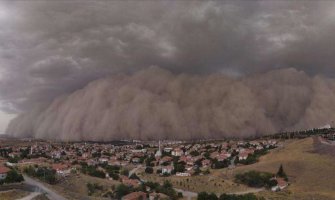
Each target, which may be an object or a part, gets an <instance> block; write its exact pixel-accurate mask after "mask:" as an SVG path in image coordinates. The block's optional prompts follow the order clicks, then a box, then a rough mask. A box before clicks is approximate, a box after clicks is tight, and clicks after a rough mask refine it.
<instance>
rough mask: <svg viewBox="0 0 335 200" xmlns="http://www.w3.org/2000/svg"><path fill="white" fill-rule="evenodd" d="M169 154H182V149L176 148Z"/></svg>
mask: <svg viewBox="0 0 335 200" xmlns="http://www.w3.org/2000/svg"><path fill="white" fill-rule="evenodd" d="M171 155H173V156H182V155H184V151H183V150H181V149H180V148H176V149H174V150H173V151H172V152H171Z"/></svg>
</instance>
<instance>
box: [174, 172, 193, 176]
mask: <svg viewBox="0 0 335 200" xmlns="http://www.w3.org/2000/svg"><path fill="white" fill-rule="evenodd" d="M176 176H191V174H190V173H188V172H177V173H176Z"/></svg>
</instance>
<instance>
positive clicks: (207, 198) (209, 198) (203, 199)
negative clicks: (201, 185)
mask: <svg viewBox="0 0 335 200" xmlns="http://www.w3.org/2000/svg"><path fill="white" fill-rule="evenodd" d="M197 200H218V197H217V196H216V194H214V193H211V194H208V193H207V192H200V193H199V194H198V198H197Z"/></svg>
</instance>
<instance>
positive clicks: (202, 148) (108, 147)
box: [0, 140, 278, 199]
mask: <svg viewBox="0 0 335 200" xmlns="http://www.w3.org/2000/svg"><path fill="white" fill-rule="evenodd" d="M277 145H278V142H277V141H276V140H255V141H248V142H247V141H235V140H229V141H222V142H219V141H216V142H215V141H212V142H199V143H180V142H174V143H168V142H165V141H163V142H162V143H161V142H160V141H159V143H158V144H157V143H153V142H151V143H139V142H137V143H133V144H126V145H113V144H102V143H85V142H81V143H55V142H46V141H39V142H36V143H27V145H26V146H11V147H1V146H0V153H1V155H0V158H1V157H2V160H1V159H0V166H2V167H0V180H1V179H3V178H4V177H5V176H6V173H7V172H8V168H6V167H5V166H6V165H7V166H18V167H22V168H23V167H25V166H29V165H38V166H48V167H50V168H52V169H54V170H55V171H56V172H57V174H58V175H59V176H62V177H66V176H68V175H69V174H70V173H71V170H74V169H78V168H80V167H81V165H80V163H86V164H87V165H88V166H97V167H98V166H99V165H100V164H105V165H106V164H107V165H111V166H119V167H121V168H122V167H126V168H129V167H130V168H136V167H137V166H151V167H153V168H154V169H155V172H156V173H157V172H159V174H161V175H162V174H164V175H171V174H174V175H175V176H192V175H194V174H195V169H199V168H200V169H208V168H211V167H212V165H213V162H223V161H229V163H232V165H234V162H232V161H234V160H245V159H247V158H248V156H250V155H252V154H254V152H256V151H257V150H262V149H267V148H270V147H276V146H277ZM4 154H6V156H4ZM3 157H6V158H7V159H4V158H3ZM8 158H12V159H8ZM14 158H18V159H17V162H9V160H13V159H14ZM147 160H149V162H148V161H147ZM1 163H2V164H1ZM176 163H182V164H183V166H184V167H183V170H177V171H176V169H175V164H176ZM106 177H107V178H109V175H108V174H106ZM120 181H121V182H122V183H123V184H125V185H128V186H133V187H136V186H138V185H139V184H140V182H139V181H138V180H136V179H130V178H128V177H127V176H121V175H120ZM138 195H142V194H141V193H138V194H137V196H138ZM124 199H131V198H130V197H129V198H128V197H125V198H124Z"/></svg>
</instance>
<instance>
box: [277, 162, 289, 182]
mask: <svg viewBox="0 0 335 200" xmlns="http://www.w3.org/2000/svg"><path fill="white" fill-rule="evenodd" d="M277 176H279V177H281V178H284V179H285V180H287V175H286V173H285V172H284V169H283V165H282V164H280V167H279V169H278V172H277Z"/></svg>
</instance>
